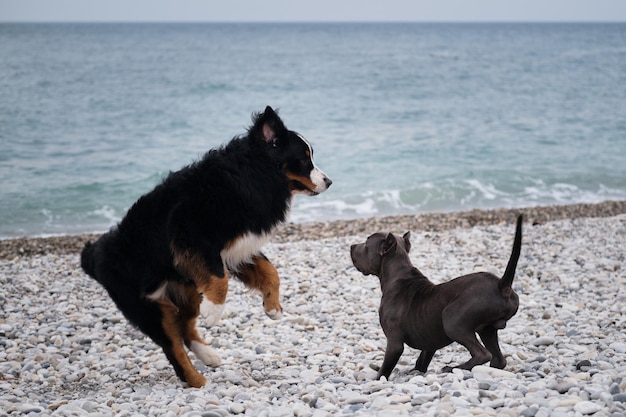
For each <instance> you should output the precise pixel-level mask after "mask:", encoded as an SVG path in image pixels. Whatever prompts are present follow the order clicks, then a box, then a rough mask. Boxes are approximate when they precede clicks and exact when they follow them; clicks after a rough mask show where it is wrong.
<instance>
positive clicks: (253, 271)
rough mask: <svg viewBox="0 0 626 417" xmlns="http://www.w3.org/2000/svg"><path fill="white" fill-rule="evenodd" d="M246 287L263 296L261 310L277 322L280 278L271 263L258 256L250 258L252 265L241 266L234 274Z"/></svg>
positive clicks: (281, 310)
mask: <svg viewBox="0 0 626 417" xmlns="http://www.w3.org/2000/svg"><path fill="white" fill-rule="evenodd" d="M236 276H237V278H239V279H240V280H241V281H242V282H243V283H244V284H245V285H246V286H247V287H250V288H254V289H256V290H259V291H260V292H261V294H262V295H263V308H264V309H265V314H267V315H268V317H269V318H271V319H274V320H278V319H280V318H281V317H282V312H283V308H282V307H281V306H280V277H279V276H278V271H276V268H275V267H274V265H272V263H271V262H270V261H269V260H268V259H267V258H266V257H265V255H263V254H260V255H257V256H255V257H254V258H252V263H248V264H245V265H242V266H241V267H240V268H239V270H238V271H237V272H236Z"/></svg>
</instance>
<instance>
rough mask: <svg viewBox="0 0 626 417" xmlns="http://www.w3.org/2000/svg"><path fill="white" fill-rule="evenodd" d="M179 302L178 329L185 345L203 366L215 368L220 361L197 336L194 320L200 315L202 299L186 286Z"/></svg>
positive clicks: (193, 289) (196, 292)
mask: <svg viewBox="0 0 626 417" xmlns="http://www.w3.org/2000/svg"><path fill="white" fill-rule="evenodd" d="M180 294H181V295H180V297H179V298H178V300H179V313H178V316H179V327H180V330H181V333H182V336H183V340H184V342H185V345H186V346H187V347H188V348H189V349H191V351H192V352H193V353H194V355H196V357H197V358H198V359H200V360H201V361H202V363H204V364H205V365H208V366H212V367H217V366H219V365H220V363H221V359H220V357H219V355H218V354H217V352H215V351H214V350H213V349H211V347H210V346H209V345H208V343H206V342H205V341H204V340H203V339H202V338H201V337H200V335H199V334H198V329H197V327H196V319H197V317H198V314H199V313H200V305H201V304H200V303H201V301H202V300H203V299H204V297H203V296H202V295H201V294H200V293H198V291H197V290H196V288H195V286H193V285H187V286H184V287H183V288H181V290H180Z"/></svg>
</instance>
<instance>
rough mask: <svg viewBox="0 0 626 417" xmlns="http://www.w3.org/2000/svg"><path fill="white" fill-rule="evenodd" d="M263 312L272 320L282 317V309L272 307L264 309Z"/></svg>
mask: <svg viewBox="0 0 626 417" xmlns="http://www.w3.org/2000/svg"><path fill="white" fill-rule="evenodd" d="M265 314H267V317H269V318H270V319H272V320H280V319H282V318H283V312H282V311H278V310H276V309H272V310H270V311H266V312H265Z"/></svg>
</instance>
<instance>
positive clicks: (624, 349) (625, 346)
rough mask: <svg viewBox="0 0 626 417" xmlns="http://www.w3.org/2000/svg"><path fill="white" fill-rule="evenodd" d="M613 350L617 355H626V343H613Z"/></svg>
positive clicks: (611, 346) (611, 345)
mask: <svg viewBox="0 0 626 417" xmlns="http://www.w3.org/2000/svg"><path fill="white" fill-rule="evenodd" d="M609 347H610V348H611V349H613V350H614V351H616V352H617V353H626V343H623V342H613V343H611V344H610V345H609Z"/></svg>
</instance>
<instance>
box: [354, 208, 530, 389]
mask: <svg viewBox="0 0 626 417" xmlns="http://www.w3.org/2000/svg"><path fill="white" fill-rule="evenodd" d="M409 238H410V232H407V233H406V234H405V235H404V236H403V237H402V238H400V237H399V236H396V235H393V234H392V233H375V234H373V235H371V236H370V237H368V238H367V240H366V241H365V242H364V243H360V244H357V245H352V246H351V247H350V255H351V257H352V263H353V264H354V266H355V267H356V269H358V270H359V271H360V272H362V273H363V274H364V275H376V276H378V278H379V279H380V286H381V289H382V299H381V302H380V309H379V315H380V324H381V326H382V328H383V331H384V333H385V336H387V349H386V351H385V358H384V360H383V365H382V366H381V367H380V370H379V372H378V376H377V378H378V379H380V377H382V376H385V377H386V378H389V375H390V374H391V371H392V370H393V368H394V367H395V366H396V364H397V363H398V359H400V355H402V352H403V351H404V344H405V343H406V344H407V345H408V346H411V347H412V348H415V349H420V350H421V351H422V352H421V353H420V356H419V358H418V359H417V363H416V364H415V369H417V370H418V371H420V372H426V369H427V368H428V364H429V363H430V361H431V360H432V358H433V355H434V354H435V352H436V351H437V350H438V349H441V348H442V347H444V346H447V345H449V344H450V343H452V342H458V343H460V344H462V345H463V346H465V347H466V348H467V350H469V352H470V354H471V355H472V357H471V358H470V360H468V361H467V362H465V363H463V364H461V365H458V366H457V368H461V369H472V368H473V367H474V366H476V365H481V364H483V363H486V362H488V361H490V365H491V366H492V367H494V368H499V369H502V368H504V367H505V366H506V360H505V359H504V356H502V352H501V351H500V346H499V345H498V330H499V329H504V327H505V326H506V323H507V321H508V320H509V319H510V318H511V317H513V316H514V315H515V313H517V309H518V307H519V298H518V296H517V294H516V293H515V291H513V288H512V284H513V277H514V276H515V268H516V267H517V261H518V259H519V256H520V249H521V246H522V215H519V217H518V218H517V226H516V230H515V239H514V242H513V251H512V253H511V257H510V259H509V262H508V265H507V267H506V270H505V272H504V275H503V276H502V278H499V277H497V276H495V275H493V274H491V273H488V272H477V273H473V274H469V275H463V276H461V277H458V278H455V279H453V280H451V281H448V282H445V283H443V284H439V285H435V284H433V283H432V282H431V281H430V280H429V279H428V278H426V277H425V276H424V275H423V274H422V273H421V272H420V271H419V270H418V269H417V268H415V267H414V266H413V265H412V264H411V261H410V260H409V255H408V253H409V249H410V248H411V243H410V241H409ZM476 333H478V334H479V335H480V338H481V340H482V341H483V343H484V346H483V345H482V344H481V343H480V342H479V341H478V339H477V338H476ZM452 369H453V368H451V367H445V368H444V369H443V370H444V372H449V371H451V370H452Z"/></svg>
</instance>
